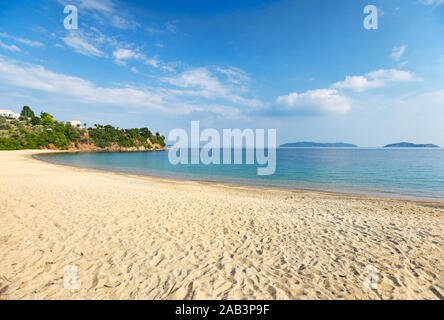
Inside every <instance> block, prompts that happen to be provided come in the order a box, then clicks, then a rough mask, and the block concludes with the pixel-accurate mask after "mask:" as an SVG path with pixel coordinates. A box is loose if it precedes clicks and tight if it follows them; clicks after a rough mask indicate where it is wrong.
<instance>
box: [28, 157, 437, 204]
mask: <svg viewBox="0 0 444 320" xmlns="http://www.w3.org/2000/svg"><path fill="white" fill-rule="evenodd" d="M32 151H37V152H36V153H34V154H32V155H30V157H32V158H33V159H35V160H38V161H42V162H45V163H49V164H53V165H56V166H64V167H69V168H79V169H85V170H92V171H98V172H109V173H115V174H121V175H124V176H125V175H126V176H128V177H131V176H140V177H148V178H151V179H160V180H166V181H173V182H175V183H178V182H195V183H202V184H206V185H215V186H223V187H229V188H249V189H252V190H255V189H257V190H261V191H277V192H285V191H287V192H295V193H305V192H313V193H319V194H325V195H331V196H339V197H341V196H342V197H357V198H369V199H381V200H396V201H411V202H416V203H425V204H431V205H438V206H444V200H440V199H437V200H434V199H431V198H421V197H420V196H418V197H415V196H407V195H406V196H403V195H399V194H396V195H395V196H389V195H388V193H387V195H386V194H384V193H383V192H369V193H365V192H364V191H363V192H362V193H360V192H356V193H352V192H350V193H349V192H336V191H328V190H318V189H310V188H293V187H291V186H289V187H284V186H274V185H260V184H258V185H253V184H248V183H245V184H242V183H238V184H237V183H233V182H225V181H216V180H204V179H191V178H183V179H182V178H170V177H162V176H156V175H149V174H141V173H128V172H125V171H118V170H107V169H99V168H89V167H80V166H73V165H69V164H63V163H56V162H51V161H47V160H44V159H42V158H38V157H36V156H38V155H39V154H43V155H44V154H51V153H95V152H112V151H93V152H88V151H64V150H44V151H45V152H40V151H42V150H32ZM152 151H153V150H151V151H136V152H152ZM156 151H167V150H156ZM118 152H121V151H118ZM122 152H134V151H122Z"/></svg>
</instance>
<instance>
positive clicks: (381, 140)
mask: <svg viewBox="0 0 444 320" xmlns="http://www.w3.org/2000/svg"><path fill="white" fill-rule="evenodd" d="M68 4H71V5H75V6H76V7H77V9H78V29H77V30H66V29H65V28H64V24H63V21H64V19H65V17H66V16H67V15H66V14H64V13H63V9H64V7H65V5H68ZM369 4H371V5H375V6H376V7H377V8H378V18H379V19H378V29H377V30H367V29H365V28H364V26H363V21H364V18H365V17H366V15H365V14H364V13H363V10H364V7H365V6H366V5H369ZM0 101H1V105H0V108H1V109H12V110H15V111H20V109H21V107H22V106H23V105H30V106H31V108H33V109H34V110H35V111H37V112H40V111H46V112H50V113H52V114H54V115H55V118H56V119H59V120H64V121H66V120H71V119H78V120H81V121H82V122H86V123H87V124H88V125H92V124H94V123H103V124H106V123H110V124H113V125H115V126H119V127H142V126H148V127H150V128H151V129H152V130H154V131H160V132H161V133H163V134H165V135H167V134H168V132H169V130H171V129H173V128H184V129H187V128H189V126H190V121H191V120H200V121H201V128H205V127H213V128H217V129H223V128H241V129H242V128H265V129H267V128H275V129H277V137H278V143H279V144H281V143H285V142H292V141H302V140H304V141H307V140H309V141H322V142H336V141H344V142H351V143H356V144H358V145H360V146H370V147H373V146H381V145H384V144H387V143H392V142H398V141H411V142H417V143H437V144H440V145H442V146H444V130H443V129H442V128H443V127H444V0H383V1H381V0H374V1H368V0H366V1H361V0H337V1H325V0H299V1H252V0H245V1H231V0H225V1H207V0H205V1H204V0H201V1H166V0H165V1H141V0H140V1H118V0H101V1H99V0H43V1H31V0H28V1H25V0H14V1H10V0H2V1H1V2H0Z"/></svg>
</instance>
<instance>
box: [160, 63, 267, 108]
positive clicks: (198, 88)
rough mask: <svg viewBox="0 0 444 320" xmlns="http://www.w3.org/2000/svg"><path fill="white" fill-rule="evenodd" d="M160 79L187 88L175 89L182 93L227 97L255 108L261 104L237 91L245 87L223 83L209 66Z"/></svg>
mask: <svg viewBox="0 0 444 320" xmlns="http://www.w3.org/2000/svg"><path fill="white" fill-rule="evenodd" d="M239 70H240V69H239ZM160 80H161V81H162V82H166V83H169V84H171V85H173V86H176V87H180V88H185V90H182V89H181V90H175V91H174V92H175V93H176V94H180V95H187V96H196V97H201V98H206V99H226V100H229V101H231V102H233V103H236V104H241V105H245V106H248V107H253V108H254V107H259V106H260V105H261V103H260V101H258V100H255V99H246V98H243V97H241V96H240V95H239V94H237V93H236V92H237V91H244V90H243V89H242V90H239V87H238V86H233V85H232V83H229V84H227V83H223V82H222V81H221V80H219V79H218V78H217V77H216V76H215V75H213V74H212V73H211V72H210V71H209V70H208V69H207V68H194V69H190V70H187V71H185V72H183V73H181V74H179V75H177V76H174V77H164V78H161V79H160Z"/></svg>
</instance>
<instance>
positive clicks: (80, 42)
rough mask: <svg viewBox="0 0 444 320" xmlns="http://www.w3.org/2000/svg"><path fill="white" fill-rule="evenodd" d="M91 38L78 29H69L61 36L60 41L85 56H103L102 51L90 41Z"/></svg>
mask: <svg viewBox="0 0 444 320" xmlns="http://www.w3.org/2000/svg"><path fill="white" fill-rule="evenodd" d="M91 40H92V39H89V37H88V36H87V35H86V34H85V33H83V32H80V31H71V32H69V33H68V35H67V36H65V37H63V38H62V41H63V42H64V43H65V44H66V45H67V46H69V47H71V48H73V49H74V50H75V51H76V52H77V53H80V54H83V55H85V56H90V57H91V56H95V57H101V56H103V52H102V51H100V50H99V49H98V48H97V47H96V46H95V45H94V44H92V43H91Z"/></svg>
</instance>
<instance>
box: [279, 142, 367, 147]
mask: <svg viewBox="0 0 444 320" xmlns="http://www.w3.org/2000/svg"><path fill="white" fill-rule="evenodd" d="M357 147H358V146H357V145H355V144H351V143H343V142H334V143H321V142H293V143H285V144H283V145H281V148H357Z"/></svg>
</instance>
